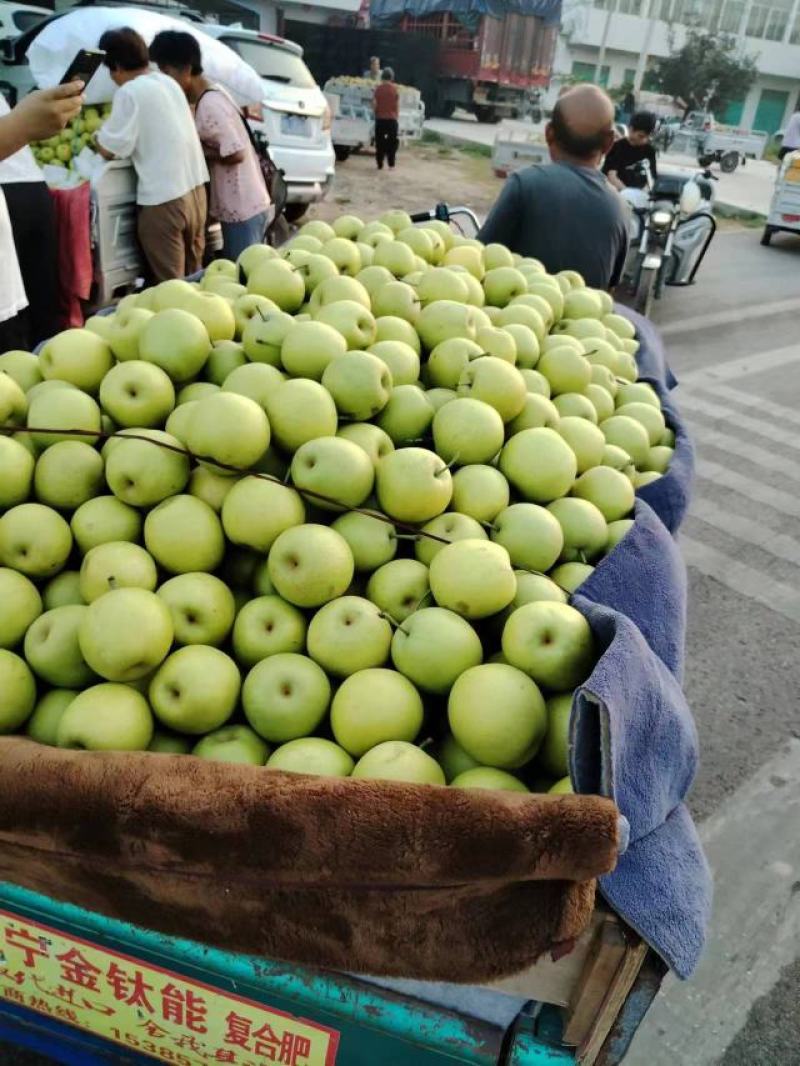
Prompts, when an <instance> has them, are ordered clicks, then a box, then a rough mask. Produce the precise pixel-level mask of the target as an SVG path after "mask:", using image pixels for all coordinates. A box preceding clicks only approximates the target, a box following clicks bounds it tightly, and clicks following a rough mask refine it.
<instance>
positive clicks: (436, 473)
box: [376, 448, 453, 522]
mask: <svg viewBox="0 0 800 1066" xmlns="http://www.w3.org/2000/svg"><path fill="white" fill-rule="evenodd" d="M376 485H377V493H378V501H379V503H380V506H381V510H383V511H384V512H385V513H386V514H387V515H389V516H390V517H391V518H394V519H396V520H398V521H400V522H427V521H429V520H430V519H431V518H435V517H436V515H437V514H441V513H442V511H444V510H445V509H446V508H447V505H448V504H449V503H450V498H451V496H452V494H453V481H452V478H451V476H450V471H449V470H448V469H447V466H446V465H445V464H444V463H443V462H442V460H441V459H440V458H439V456H438V455H437V454H436V453H435V452H431V451H428V450H427V449H426V448H400V449H398V450H397V451H394V452H390V453H389V454H388V455H385V456H384V457H383V458H382V459H381V460H379V462H378V465H377V468H376Z"/></svg>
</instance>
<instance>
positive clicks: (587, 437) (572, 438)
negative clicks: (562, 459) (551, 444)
mask: <svg viewBox="0 0 800 1066" xmlns="http://www.w3.org/2000/svg"><path fill="white" fill-rule="evenodd" d="M554 428H555V431H556V433H558V435H559V436H560V437H561V438H562V439H563V440H565V441H566V442H567V444H568V445H569V446H570V448H571V449H572V451H573V453H574V455H575V460H576V462H577V466H578V473H579V474H583V473H584V472H585V471H586V470H590V469H591V468H592V467H595V466H599V465H600V463H602V461H603V449H604V448H605V437H604V436H603V434H602V432H601V431H600V429H599V428H598V427H597V426H596V425H594V423H593V422H590V421H589V420H588V419H586V418H578V417H576V416H574V415H568V416H566V417H562V418H561V419H560V420H559V423H558V425H557V426H555V427H554Z"/></svg>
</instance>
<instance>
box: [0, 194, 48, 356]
mask: <svg viewBox="0 0 800 1066" xmlns="http://www.w3.org/2000/svg"><path fill="white" fill-rule="evenodd" d="M3 192H4V193H5V197H6V203H7V204H8V213H9V215H10V217H11V229H12V232H13V234H14V244H15V245H16V247H17V259H18V260H19V270H20V273H21V274H22V281H23V283H24V285H25V294H26V296H27V297H28V306H27V308H26V309H25V310H24V311H21V312H20V313H19V315H17V316H16V318H15V319H13V320H12V322H10V323H9V324H8V330H9V331H11V330H12V329H13V330H14V331H15V333H16V341H17V346H18V347H21V348H30V349H33V348H35V347H36V345H37V344H39V342H40V341H44V340H47V339H48V337H52V336H53V334H54V333H56V332H57V331H58V241H57V237H56V222H55V208H54V207H53V200H52V197H51V196H50V193H49V192H48V189H47V186H46V185H45V183H44V182H43V181H19V182H17V181H14V182H10V183H9V184H7V185H3Z"/></svg>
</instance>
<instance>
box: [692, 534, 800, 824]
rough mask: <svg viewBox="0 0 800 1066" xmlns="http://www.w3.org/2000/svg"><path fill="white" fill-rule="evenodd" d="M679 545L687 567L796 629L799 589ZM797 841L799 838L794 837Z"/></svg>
mask: <svg viewBox="0 0 800 1066" xmlns="http://www.w3.org/2000/svg"><path fill="white" fill-rule="evenodd" d="M680 545H681V548H682V549H683V555H684V558H685V560H686V563H687V565H688V566H693V567H694V568H695V569H696V570H699V571H700V573H701V574H705V575H706V577H713V578H714V580H715V581H719V583H720V584H721V585H725V587H726V588H729V589H732V590H733V591H734V592H738V593H739V595H741V596H746V597H747V599H749V600H755V601H756V602H757V603H761V604H763V605H764V606H765V607H768V608H769V609H770V610H771V611H775V612H776V613H777V614H781V615H783V617H784V618H788V619H789V620H790V621H791V622H796V623H797V624H798V625H800V589H793V588H792V587H791V586H790V585H788V584H786V583H785V582H783V581H776V580H775V579H774V578H771V577H769V576H768V575H767V574H765V573H764V572H763V571H762V570H757V569H756V568H755V567H752V566H748V565H747V564H746V563H742V562H740V561H739V560H738V559H734V558H733V556H732V555H728V554H727V553H726V552H723V551H720V550H719V549H718V548H712V547H711V546H710V545H708V544H701V543H700V541H698V540H694V539H693V538H691V537H686V536H684V535H683V534H681V536H680ZM798 839H800V834H798Z"/></svg>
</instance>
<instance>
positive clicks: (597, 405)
mask: <svg viewBox="0 0 800 1066" xmlns="http://www.w3.org/2000/svg"><path fill="white" fill-rule="evenodd" d="M566 395H571V394H570V393H567V394H566ZM585 395H586V397H587V398H588V399H589V400H590V401H591V404H592V407H593V408H594V415H595V417H594V418H593V419H592V421H593V422H604V421H605V420H606V419H607V418H611V416H612V415H613V414H614V397H613V396H612V395H611V393H610V392H609V391H608V389H606V388H604V387H603V386H602V385H597V384H595V382H593V381H592V382H590V383H589V384H588V385H587V386H586V392H585ZM562 399H563V397H562Z"/></svg>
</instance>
